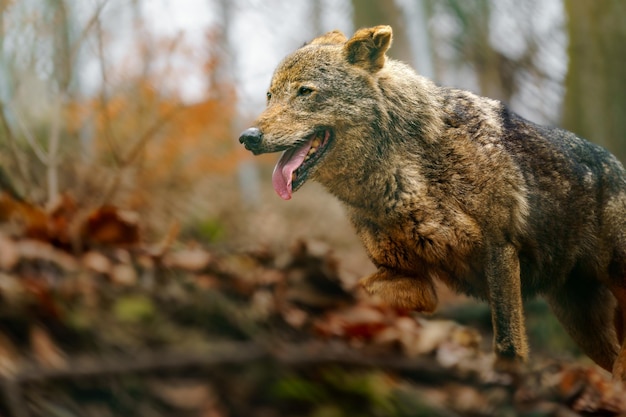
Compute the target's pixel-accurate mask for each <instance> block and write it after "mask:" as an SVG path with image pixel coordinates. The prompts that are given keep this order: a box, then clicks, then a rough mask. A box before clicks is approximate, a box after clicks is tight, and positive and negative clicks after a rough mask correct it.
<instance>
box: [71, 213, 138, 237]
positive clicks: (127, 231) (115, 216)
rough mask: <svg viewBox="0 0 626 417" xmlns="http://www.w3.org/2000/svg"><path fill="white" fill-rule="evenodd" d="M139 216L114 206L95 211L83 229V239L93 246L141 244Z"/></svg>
mask: <svg viewBox="0 0 626 417" xmlns="http://www.w3.org/2000/svg"><path fill="white" fill-rule="evenodd" d="M138 220H139V219H138V215H137V213H135V212H130V211H123V210H120V209H118V208H117V207H113V206H102V207H100V208H99V209H97V210H94V211H93V212H92V213H91V214H90V215H89V216H88V217H87V220H86V221H85V224H84V225H83V227H82V233H81V237H82V240H83V241H84V242H87V243H89V244H92V245H116V246H119V245H127V246H132V245H135V244H137V243H139V224H138Z"/></svg>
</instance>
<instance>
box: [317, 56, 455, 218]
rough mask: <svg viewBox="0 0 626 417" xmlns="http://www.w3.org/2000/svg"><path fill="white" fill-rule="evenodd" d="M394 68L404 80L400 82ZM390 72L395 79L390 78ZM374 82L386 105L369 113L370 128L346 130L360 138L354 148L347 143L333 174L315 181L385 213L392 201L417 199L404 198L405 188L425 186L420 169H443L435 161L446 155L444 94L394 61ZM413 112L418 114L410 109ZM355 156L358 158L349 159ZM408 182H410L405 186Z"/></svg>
mask: <svg viewBox="0 0 626 417" xmlns="http://www.w3.org/2000/svg"><path fill="white" fill-rule="evenodd" d="M398 70H400V71H402V72H403V73H404V75H405V76H404V77H402V78H398V77H397V73H398ZM390 71H393V72H395V74H396V75H395V76H394V77H391V76H389V73H390ZM376 81H377V83H376V87H377V89H378V94H380V97H381V98H380V102H381V103H382V102H384V106H383V105H381V106H380V107H379V108H378V109H374V110H373V113H374V114H376V115H377V116H376V117H373V119H374V120H371V122H370V124H369V126H351V127H349V128H348V131H347V132H344V134H345V135H346V136H348V137H351V138H354V137H356V138H359V140H358V142H357V147H355V145H354V144H350V145H348V146H350V148H347V147H346V148H344V149H342V150H341V153H342V154H345V155H346V158H345V162H344V163H342V161H333V174H332V175H329V176H324V177H320V178H318V180H319V181H320V182H321V183H322V184H323V185H324V186H325V187H326V188H327V189H328V190H329V191H330V192H331V193H333V194H335V195H336V196H337V197H338V198H339V199H340V200H342V201H343V202H344V203H347V204H348V205H349V206H351V207H352V208H355V209H364V211H366V212H368V213H370V214H374V213H379V212H381V211H382V212H387V213H385V214H386V215H389V214H391V213H389V208H390V207H391V206H395V205H396V204H391V202H392V200H393V201H394V202H396V203H401V202H402V200H403V199H413V198H415V197H416V196H409V195H405V191H404V190H405V189H406V190H409V189H410V190H411V193H412V194H413V193H415V191H416V190H420V189H424V190H425V188H427V187H426V181H427V179H426V178H425V175H426V174H425V173H424V172H421V170H422V169H423V168H426V170H428V171H430V170H432V169H433V168H437V167H439V166H441V165H442V164H441V161H439V160H438V159H440V158H441V155H445V154H446V153H445V152H441V149H440V148H441V146H444V144H443V143H442V142H441V141H440V137H441V135H442V134H443V131H444V119H445V118H444V114H443V103H442V97H443V95H442V94H441V92H440V91H439V87H437V86H436V85H435V84H434V83H432V82H431V81H429V80H427V79H426V78H423V77H421V76H419V75H417V74H416V73H415V72H414V71H413V70H412V69H411V68H410V67H408V66H406V65H405V64H403V63H400V62H397V61H392V60H389V61H388V62H387V64H386V65H385V68H383V69H382V70H381V71H380V72H379V73H378V74H377V80H376ZM415 108H419V109H420V112H419V113H414V112H411V111H409V109H415ZM383 109H385V110H384V111H383ZM406 138H411V139H410V140H409V141H407V139H406ZM341 140H342V138H338V141H341ZM354 152H358V153H359V155H358V156H353V155H351V153H354ZM430 175H432V174H430ZM408 178H410V179H411V181H413V182H414V183H412V184H406V180H407V179H408ZM416 181H418V182H423V184H416V183H415V182H416ZM381 214H382V213H381Z"/></svg>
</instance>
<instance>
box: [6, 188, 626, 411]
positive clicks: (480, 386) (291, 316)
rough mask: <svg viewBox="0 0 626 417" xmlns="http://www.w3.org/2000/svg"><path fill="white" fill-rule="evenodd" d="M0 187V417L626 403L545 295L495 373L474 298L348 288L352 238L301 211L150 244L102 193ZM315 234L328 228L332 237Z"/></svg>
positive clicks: (583, 407) (354, 266)
mask: <svg viewBox="0 0 626 417" xmlns="http://www.w3.org/2000/svg"><path fill="white" fill-rule="evenodd" d="M7 198H9V197H8V196H7V195H3V196H2V199H0V208H4V209H7V207H13V208H11V210H13V216H12V218H13V219H14V218H15V217H16V215H19V216H22V219H21V220H22V227H16V225H15V222H4V223H1V227H0V298H1V302H0V382H1V394H2V396H1V399H0V416H16V417H26V416H28V417H34V416H46V417H49V416H54V417H78V416H93V417H105V416H148V417H150V416H154V417H157V416H199V417H200V416H201V417H228V416H246V417H256V416H258V417H273V416H312V417H322V416H328V417H335V416H336V417H340V416H403V417H409V416H528V417H530V416H533V417H540V416H559V417H560V416H626V390H624V389H623V387H622V385H621V384H617V383H612V382H611V380H610V375H608V373H606V372H604V371H601V370H599V369H598V368H597V367H595V366H594V365H593V364H591V363H590V362H589V360H587V359H585V358H584V357H581V356H579V354H578V353H577V351H576V349H575V348H574V347H572V346H571V342H569V341H568V339H567V338H566V337H564V336H563V333H562V330H560V327H559V326H558V324H556V323H555V322H554V319H553V318H552V317H551V315H550V314H549V312H548V310H547V309H546V307H545V304H544V303H542V302H541V301H538V302H533V303H529V304H528V305H527V306H526V307H527V316H528V317H527V320H528V326H529V333H530V338H531V345H532V346H533V354H532V357H531V361H530V363H529V364H528V366H527V367H525V368H524V369H523V370H520V372H518V373H516V374H514V375H512V374H501V373H497V372H494V371H493V369H492V366H491V364H492V361H493V355H492V354H491V335H490V333H489V331H490V325H489V310H488V308H487V307H486V306H485V305H484V304H480V303H476V302H473V301H471V300H468V299H465V298H462V297H455V296H453V295H451V294H449V293H446V292H445V291H444V292H443V293H442V307H441V309H440V311H439V312H438V313H437V314H436V315H433V316H423V315H419V314H414V313H411V312H406V311H397V310H394V309H390V308H388V307H385V306H383V305H380V304H378V303H377V302H376V301H375V300H373V299H371V298H369V297H366V296H364V295H363V294H362V293H360V291H359V290H358V288H357V286H356V285H355V283H356V279H355V277H356V276H357V275H358V274H361V273H363V272H364V271H367V270H368V269H370V268H371V265H369V263H368V262H367V258H366V257H365V256H364V255H363V253H362V251H360V250H356V249H355V250H353V249H350V248H354V247H359V246H358V245H356V244H355V242H354V239H355V238H354V236H353V235H343V234H341V233H339V232H337V225H336V224H335V225H333V224H325V225H324V226H319V225H320V224H324V222H323V221H322V220H320V218H319V217H316V214H315V213H307V212H306V209H305V208H302V210H304V213H305V215H306V216H309V217H308V218H307V219H306V220H304V221H303V224H307V223H308V224H309V227H310V228H311V234H310V235H309V236H312V237H311V239H308V240H306V241H304V240H298V239H292V241H291V245H289V247H282V248H279V247H278V246H277V245H276V244H274V243H275V242H266V243H265V244H261V243H259V242H252V241H251V240H248V246H249V248H248V249H238V250H235V249H233V248H232V247H231V246H229V245H219V244H213V245H201V244H198V243H195V242H194V241H193V240H192V239H189V238H187V237H183V236H182V235H180V234H179V233H178V230H177V228H176V227H175V226H173V227H172V228H171V230H170V232H169V233H168V234H167V235H166V236H165V237H164V238H163V239H162V241H160V242H158V243H156V244H153V245H147V244H145V243H143V242H142V241H141V239H140V229H139V225H138V223H139V220H138V218H137V216H133V215H132V213H127V212H124V211H122V210H119V209H117V208H115V207H105V208H101V209H98V210H96V211H93V212H90V213H83V214H82V215H81V214H80V211H79V210H77V209H76V207H75V204H74V203H73V202H72V201H71V199H65V200H63V201H62V202H60V204H59V205H58V207H56V208H55V209H53V210H48V211H46V212H45V213H43V212H37V214H33V213H31V212H28V210H31V209H33V208H32V207H26V206H22V208H21V209H16V208H15V207H14V206H15V205H17V206H19V205H20V203H19V202H12V204H14V206H10V204H8V203H7V201H8V200H7ZM302 204H303V205H306V198H303V202H302ZM328 204H329V206H328V207H326V209H327V210H335V209H336V208H334V206H332V205H331V204H332V203H328ZM5 211H6V210H5ZM25 213H26V214H25ZM4 214H6V213H4ZM258 215H259V216H262V218H263V219H264V221H257V220H255V219H254V216H252V220H250V221H251V224H255V225H256V227H258V228H259V229H262V230H267V232H268V233H267V235H273V236H274V235H275V236H279V237H280V239H282V240H284V241H289V240H288V239H287V236H292V237H293V236H296V234H295V233H294V232H293V230H292V229H291V228H292V227H294V226H293V224H294V223H291V222H290V221H289V220H290V219H287V220H281V218H280V217H278V216H276V218H274V217H273V215H272V209H271V208H262V209H259V211H258ZM317 215H318V216H323V214H322V213H318V214H317ZM2 216H3V214H2V213H0V219H1V218H2ZM19 216H18V217H19ZM9 217H11V216H5V217H4V218H5V219H6V218H9ZM33 219H39V220H33ZM41 221H43V223H42V224H44V223H45V228H44V229H42V228H41V227H38V225H39V226H41V225H40V224H39V223H41ZM29 222H30V223H29ZM24 223H29V224H30V226H31V227H23V226H24ZM29 224H27V226H28V225H29ZM241 227H242V230H239V232H241V236H242V238H244V237H245V236H246V235H245V231H244V230H243V229H244V228H245V227H249V225H248V226H246V225H241ZM302 227H306V226H302ZM281 228H282V229H284V230H283V231H282V232H281V230H280V229H281ZM326 229H328V230H326ZM262 230H261V231H259V230H258V229H257V230H256V231H255V233H261V234H262ZM313 230H315V231H313ZM341 230H343V229H341ZM281 233H282V235H281ZM316 233H322V234H323V233H328V234H329V235H330V236H331V237H333V233H335V234H336V236H334V237H333V238H334V239H335V241H334V242H333V245H332V250H331V246H329V245H328V244H327V243H320V241H319V240H318V239H316V237H317V236H315V234H316ZM277 239H278V238H277ZM342 239H343V240H342ZM351 251H353V252H351Z"/></svg>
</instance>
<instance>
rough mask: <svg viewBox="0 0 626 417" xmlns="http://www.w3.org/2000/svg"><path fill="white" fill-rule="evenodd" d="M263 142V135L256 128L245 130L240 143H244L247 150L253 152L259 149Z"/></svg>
mask: <svg viewBox="0 0 626 417" xmlns="http://www.w3.org/2000/svg"><path fill="white" fill-rule="evenodd" d="M262 140H263V133H261V131H260V130H259V129H258V128H256V127H251V128H249V129H246V130H244V131H243V133H242V134H241V136H239V143H243V144H244V145H245V147H246V149H247V150H249V151H253V152H254V151H256V150H258V149H259V147H260V145H261V141H262Z"/></svg>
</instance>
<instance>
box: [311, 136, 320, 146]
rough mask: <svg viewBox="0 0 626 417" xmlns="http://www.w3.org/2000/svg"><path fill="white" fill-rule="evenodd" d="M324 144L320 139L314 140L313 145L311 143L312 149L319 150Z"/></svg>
mask: <svg viewBox="0 0 626 417" xmlns="http://www.w3.org/2000/svg"><path fill="white" fill-rule="evenodd" d="M321 144H322V141H321V140H320V139H319V138H315V139H313V143H311V148H317V147H319V146H320V145H321Z"/></svg>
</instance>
